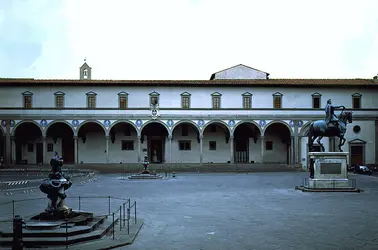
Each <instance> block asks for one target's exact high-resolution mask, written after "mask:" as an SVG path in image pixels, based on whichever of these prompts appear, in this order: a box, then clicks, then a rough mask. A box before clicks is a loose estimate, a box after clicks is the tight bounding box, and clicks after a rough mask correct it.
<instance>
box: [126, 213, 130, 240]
mask: <svg viewBox="0 0 378 250" xmlns="http://www.w3.org/2000/svg"><path fill="white" fill-rule="evenodd" d="M127 234H130V208H128V209H127Z"/></svg>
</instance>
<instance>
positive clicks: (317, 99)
mask: <svg viewBox="0 0 378 250" xmlns="http://www.w3.org/2000/svg"><path fill="white" fill-rule="evenodd" d="M311 96H312V108H313V109H320V108H321V97H322V95H321V94H319V93H317V92H316V93H314V94H312V95H311Z"/></svg>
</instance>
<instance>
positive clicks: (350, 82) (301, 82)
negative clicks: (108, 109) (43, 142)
mask: <svg viewBox="0 0 378 250" xmlns="http://www.w3.org/2000/svg"><path fill="white" fill-rule="evenodd" d="M25 85H28V86H44V85H65V86H72V85H73V86H75V85H76V86H83V85H84V86H85V85H102V86H112V85H114V86H117V85H118V86H127V85H133V86H137V85H140V86H145V85H153V86H159V85H160V86H174V85H181V86H182V85H188V86H190V85H199V86H201V85H227V86H236V85H240V86H243V85H249V86H282V85H286V86H320V85H322V86H378V82H376V81H374V80H373V79H256V80H253V79H247V80H243V79H218V80H77V79H33V78H0V86H25Z"/></svg>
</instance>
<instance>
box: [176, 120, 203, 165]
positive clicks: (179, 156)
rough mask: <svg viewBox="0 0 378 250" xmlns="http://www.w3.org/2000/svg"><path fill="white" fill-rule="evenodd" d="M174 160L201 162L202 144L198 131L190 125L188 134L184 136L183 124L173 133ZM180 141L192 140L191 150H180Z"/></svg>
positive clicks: (179, 161)
mask: <svg viewBox="0 0 378 250" xmlns="http://www.w3.org/2000/svg"><path fill="white" fill-rule="evenodd" d="M172 135H173V136H172V138H173V140H172V162H173V163H199V162H200V144H199V143H198V140H197V132H196V130H195V129H194V128H192V127H191V126H188V136H182V126H178V127H176V128H175V129H174V131H173V133H172ZM179 141H191V150H180V148H179Z"/></svg>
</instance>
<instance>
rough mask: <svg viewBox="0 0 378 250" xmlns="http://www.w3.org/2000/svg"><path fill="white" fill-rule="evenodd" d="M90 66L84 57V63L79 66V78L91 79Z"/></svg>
mask: <svg viewBox="0 0 378 250" xmlns="http://www.w3.org/2000/svg"><path fill="white" fill-rule="evenodd" d="M91 79H92V68H91V67H89V65H88V64H87V59H86V58H85V59H84V64H83V65H81V67H80V80H91Z"/></svg>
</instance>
